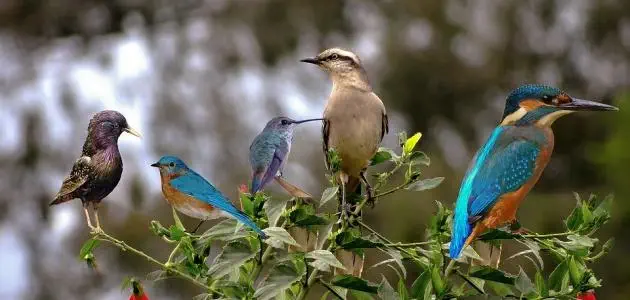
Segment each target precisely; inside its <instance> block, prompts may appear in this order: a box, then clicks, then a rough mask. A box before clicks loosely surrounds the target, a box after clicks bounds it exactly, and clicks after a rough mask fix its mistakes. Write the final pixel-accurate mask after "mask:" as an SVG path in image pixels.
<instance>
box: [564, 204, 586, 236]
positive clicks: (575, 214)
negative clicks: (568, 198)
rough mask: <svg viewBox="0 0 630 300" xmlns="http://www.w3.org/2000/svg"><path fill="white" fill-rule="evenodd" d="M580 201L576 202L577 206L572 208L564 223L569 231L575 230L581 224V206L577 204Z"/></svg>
mask: <svg viewBox="0 0 630 300" xmlns="http://www.w3.org/2000/svg"><path fill="white" fill-rule="evenodd" d="M579 205H580V202H578V206H577V207H576V208H574V209H573V211H572V212H571V214H570V215H569V216H568V217H567V219H566V220H565V221H564V223H565V224H566V225H567V229H569V230H571V231H576V230H578V229H579V228H580V226H582V223H583V221H582V207H581V206H579Z"/></svg>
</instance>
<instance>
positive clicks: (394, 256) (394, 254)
mask: <svg viewBox="0 0 630 300" xmlns="http://www.w3.org/2000/svg"><path fill="white" fill-rule="evenodd" d="M385 252H386V253H387V254H388V255H389V256H391V258H392V259H393V260H394V261H395V262H396V264H397V265H398V267H399V268H400V271H402V273H403V278H405V279H406V278H407V269H406V268H405V265H404V264H403V262H402V259H403V257H402V255H401V254H400V252H399V251H398V250H394V249H387V250H386V251H385Z"/></svg>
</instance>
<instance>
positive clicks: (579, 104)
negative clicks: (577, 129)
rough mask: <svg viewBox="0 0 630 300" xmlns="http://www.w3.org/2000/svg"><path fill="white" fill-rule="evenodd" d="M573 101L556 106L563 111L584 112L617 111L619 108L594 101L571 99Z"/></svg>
mask: <svg viewBox="0 0 630 300" xmlns="http://www.w3.org/2000/svg"><path fill="white" fill-rule="evenodd" d="M572 100H573V101H571V102H569V103H565V104H561V105H558V107H559V108H561V109H564V110H573V111H579V110H585V111H617V110H619V108H617V107H614V106H612V105H608V104H603V103H599V102H595V101H589V100H582V99H575V98H573V99H572Z"/></svg>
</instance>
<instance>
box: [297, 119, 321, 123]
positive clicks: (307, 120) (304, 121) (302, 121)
mask: <svg viewBox="0 0 630 300" xmlns="http://www.w3.org/2000/svg"><path fill="white" fill-rule="evenodd" d="M323 120H324V119H323V118H317V119H306V120H300V121H294V122H293V124H300V123H306V122H310V121H323Z"/></svg>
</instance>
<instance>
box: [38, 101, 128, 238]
mask: <svg viewBox="0 0 630 300" xmlns="http://www.w3.org/2000/svg"><path fill="white" fill-rule="evenodd" d="M123 132H127V133H130V134H133V135H135V136H137V137H140V134H139V133H138V132H137V131H135V130H134V129H132V128H131V127H129V125H128V124H127V120H126V119H125V117H124V116H123V115H122V114H121V113H119V112H117V111H113V110H104V111H101V112H99V113H97V114H95V115H94V116H93V117H92V119H91V120H90V124H89V125H88V134H87V137H86V139H85V143H84V144H83V151H82V152H81V157H80V158H79V159H77V161H76V162H75V163H74V165H73V166H72V171H71V172H70V175H69V176H67V177H66V178H65V179H64V180H63V184H62V185H61V189H59V192H58V193H57V195H56V196H55V199H54V200H53V201H52V202H51V203H50V205H55V204H60V203H63V202H66V201H70V200H72V199H76V198H79V199H81V202H82V203H83V210H84V212H85V218H86V220H87V224H88V227H90V229H92V230H100V228H101V226H100V223H99V220H98V213H97V210H98V204H99V203H100V202H101V200H102V199H103V198H105V197H107V195H109V193H111V192H112V191H113V190H114V188H115V187H116V185H117V184H118V181H120V176H121V175H122V170H123V164H122V158H121V157H120V152H119V151H118V137H119V136H120V135H121V134H122V133H123ZM89 203H92V208H93V209H94V217H95V218H96V227H94V226H92V222H91V221H90V214H89V213H88V205H89Z"/></svg>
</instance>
